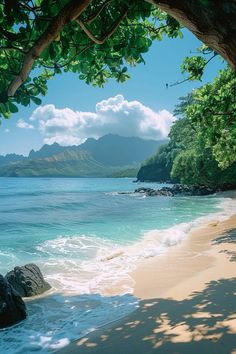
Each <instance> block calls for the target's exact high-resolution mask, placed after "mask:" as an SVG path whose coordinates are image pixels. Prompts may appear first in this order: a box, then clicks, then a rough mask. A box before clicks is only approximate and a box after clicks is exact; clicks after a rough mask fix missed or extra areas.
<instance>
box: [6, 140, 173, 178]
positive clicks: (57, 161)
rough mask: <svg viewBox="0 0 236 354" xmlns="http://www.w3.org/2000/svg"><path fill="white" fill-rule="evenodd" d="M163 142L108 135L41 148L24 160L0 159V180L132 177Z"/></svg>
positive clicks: (19, 156)
mask: <svg viewBox="0 0 236 354" xmlns="http://www.w3.org/2000/svg"><path fill="white" fill-rule="evenodd" d="M165 142H166V141H155V140H144V139H140V138H136V137H131V138H127V137H121V136H119V135H112V134H108V135H105V136H103V137H101V138H100V139H98V140H95V139H87V140H86V142H85V143H83V144H81V145H78V146H76V145H74V146H67V147H65V146H61V145H59V144H57V143H54V144H52V145H44V146H43V147H42V148H41V149H40V150H38V151H34V150H31V151H30V153H29V156H28V157H24V156H22V155H15V157H14V158H13V157H12V158H11V159H9V158H8V161H7V156H5V157H3V156H0V176H12V177H17V176H19V177H20V176H25V177H26V176H32V177H33V176H35V177H36V176H51V177H110V176H124V177H126V175H127V176H130V175H132V173H133V174H134V176H135V171H137V169H138V168H139V167H140V164H141V163H142V162H143V161H144V160H145V159H146V158H147V157H149V156H150V155H152V154H153V153H154V152H155V151H156V150H157V148H158V147H159V146H160V145H162V144H163V143H165ZM17 156H18V157H17ZM1 159H3V160H4V159H5V160H4V161H5V163H2V164H1Z"/></svg>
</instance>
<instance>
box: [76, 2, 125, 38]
mask: <svg viewBox="0 0 236 354" xmlns="http://www.w3.org/2000/svg"><path fill="white" fill-rule="evenodd" d="M128 11H129V7H128V6H126V8H125V10H124V11H123V12H122V13H121V15H120V16H119V17H118V18H117V20H116V21H115V22H114V24H113V25H112V27H111V28H110V30H109V32H107V33H106V34H105V36H103V37H102V38H97V37H95V36H94V35H93V33H92V32H91V31H90V30H89V29H88V28H87V27H86V26H85V24H84V23H83V21H81V20H80V19H76V22H78V24H79V25H80V27H81V28H82V30H83V31H84V33H86V34H87V36H88V37H89V38H90V39H91V41H93V42H94V43H96V44H103V43H105V41H106V40H107V39H109V38H110V37H111V36H112V35H113V34H114V32H115V31H116V29H117V27H118V26H119V24H120V23H121V21H122V20H123V19H124V18H125V17H126V16H127V13H128Z"/></svg>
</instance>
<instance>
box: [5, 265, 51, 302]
mask: <svg viewBox="0 0 236 354" xmlns="http://www.w3.org/2000/svg"><path fill="white" fill-rule="evenodd" d="M6 279H7V280H8V282H9V283H10V284H11V285H12V287H13V288H14V289H15V290H16V291H17V292H18V293H19V294H20V295H21V296H22V297H29V296H34V295H40V294H42V293H44V292H45V291H47V290H49V289H50V288H51V286H50V285H49V284H48V283H47V282H46V281H45V280H44V278H43V275H42V273H41V271H40V269H39V267H38V266H37V265H36V264H33V263H31V264H26V265H25V266H23V267H15V268H14V270H12V271H10V272H9V273H7V275H6Z"/></svg>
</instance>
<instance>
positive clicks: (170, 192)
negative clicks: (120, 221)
mask: <svg viewBox="0 0 236 354" xmlns="http://www.w3.org/2000/svg"><path fill="white" fill-rule="evenodd" d="M216 191H217V190H216V189H215V188H210V187H207V186H198V185H192V186H187V185H184V184H174V185H173V186H171V187H163V188H161V189H152V188H142V187H141V188H137V189H135V191H134V192H135V193H143V194H145V195H147V196H149V197H153V196H166V197H173V196H176V195H182V196H201V195H209V194H213V193H215V192H216Z"/></svg>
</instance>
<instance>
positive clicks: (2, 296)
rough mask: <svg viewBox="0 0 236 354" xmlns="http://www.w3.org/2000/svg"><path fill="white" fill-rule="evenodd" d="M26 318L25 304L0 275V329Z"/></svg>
mask: <svg viewBox="0 0 236 354" xmlns="http://www.w3.org/2000/svg"><path fill="white" fill-rule="evenodd" d="M25 318H26V307H25V303H24V301H23V300H22V298H21V297H20V295H19V294H18V293H17V292H16V291H15V290H14V289H13V288H12V286H11V285H10V284H9V282H8V281H7V279H6V278H4V277H3V276H2V275H1V274H0V328H4V327H8V326H11V325H13V324H15V323H17V322H20V321H22V320H24V319H25Z"/></svg>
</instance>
